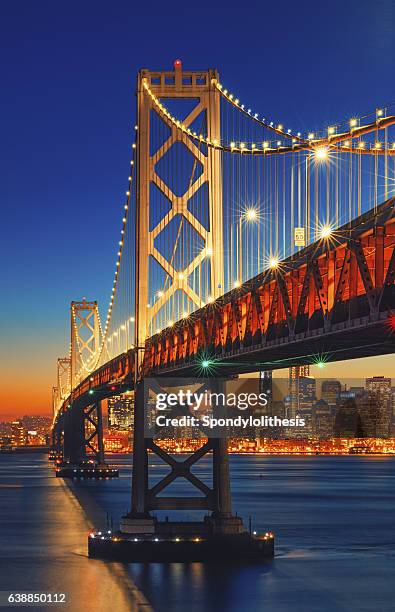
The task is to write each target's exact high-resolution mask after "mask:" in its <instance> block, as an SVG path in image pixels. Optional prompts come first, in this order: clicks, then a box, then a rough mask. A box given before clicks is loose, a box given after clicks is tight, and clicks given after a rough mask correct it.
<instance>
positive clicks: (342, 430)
mask: <svg viewBox="0 0 395 612" xmlns="http://www.w3.org/2000/svg"><path fill="white" fill-rule="evenodd" d="M334 434H335V437H336V438H361V437H362V436H363V429H362V419H361V415H360V413H359V410H358V406H357V402H356V393H355V392H353V391H342V392H341V393H340V396H339V399H338V408H337V411H336V416H335V425H334Z"/></svg>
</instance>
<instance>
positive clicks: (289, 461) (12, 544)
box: [0, 455, 395, 612]
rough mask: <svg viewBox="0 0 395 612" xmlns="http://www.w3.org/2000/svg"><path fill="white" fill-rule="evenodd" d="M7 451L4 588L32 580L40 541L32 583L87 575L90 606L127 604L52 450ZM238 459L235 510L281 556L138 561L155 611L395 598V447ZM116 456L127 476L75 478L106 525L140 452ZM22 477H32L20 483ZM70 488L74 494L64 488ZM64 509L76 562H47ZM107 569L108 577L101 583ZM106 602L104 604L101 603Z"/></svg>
mask: <svg viewBox="0 0 395 612" xmlns="http://www.w3.org/2000/svg"><path fill="white" fill-rule="evenodd" d="M5 457H7V458H5ZM8 457H9V456H2V457H0V496H1V506H0V525H3V526H4V525H5V524H7V522H8V524H11V526H12V529H11V531H10V529H9V528H8V530H7V533H4V528H2V529H3V533H1V536H2V538H1V542H2V549H1V561H2V562H3V569H2V574H1V577H0V582H1V585H0V587H1V588H2V589H8V588H21V587H20V586H19V585H20V580H21V572H23V571H24V570H25V571H26V564H27V561H26V559H25V561H23V560H22V558H23V556H24V555H25V548H26V546H25V544H26V542H27V543H28V549H29V550H32V549H34V551H35V556H34V555H33V557H34V558H32V561H33V567H32V568H31V571H30V575H29V581H30V583H31V585H32V586H31V587H30V588H35V587H37V588H35V590H39V588H38V586H39V585H40V581H41V584H42V588H44V590H46V589H48V588H49V586H48V585H50V584H55V585H57V586H59V588H60V587H61V585H62V584H65V583H67V584H70V588H71V589H74V590H75V591H78V586H77V581H78V580H79V582H81V581H82V580H83V581H85V582H86V580H88V584H90V586H91V587H92V585H94V586H93V588H91V590H90V597H91V605H88V606H83V605H81V608H80V609H83V607H85V609H97V610H106V609H109V610H110V609H112V610H114V611H115V610H123V609H127V607H126V608H125V607H123V606H124V603H123V599H122V597H123V596H122V593H119V592H118V591H116V589H115V587H114V586H113V585H111V583H110V578H109V575H108V574H109V573H110V572H112V571H115V570H114V564H112V565H111V566H109V565H106V564H104V563H101V562H97V561H91V560H87V559H86V558H83V557H82V555H83V554H84V542H85V541H86V540H85V538H86V531H85V529H86V527H85V525H84V524H83V523H82V522H81V519H80V518H78V517H77V518H76V517H75V516H74V515H73V512H77V509H73V506H72V504H71V502H70V500H68V501H67V504H68V505H67V504H66V502H63V505H62V498H58V496H59V495H60V489H59V485H57V484H56V479H54V478H53V476H52V473H51V472H48V470H47V468H46V467H45V460H44V459H43V458H42V457H41V458H38V457H37V456H36V455H24V456H23V457H10V458H8ZM150 461H151V462H152V463H153V470H152V471H153V472H154V473H155V474H156V475H157V478H160V477H161V476H163V475H164V474H165V473H167V470H166V467H165V466H163V464H161V463H160V462H159V460H158V461H157V462H155V461H154V460H153V459H150ZM230 461H231V474H232V493H233V506H234V510H235V511H237V512H238V513H239V514H240V515H241V516H243V518H244V519H245V522H246V524H248V517H249V516H251V518H252V523H253V528H254V529H257V530H267V529H271V530H272V531H274V533H275V534H276V557H275V560H274V561H273V562H272V563H268V564H263V565H260V566H239V565H236V564H234V565H225V564H222V565H221V564H206V565H205V564H201V563H192V564H178V563H174V564H151V565H143V564H130V565H128V566H127V571H128V572H129V575H130V576H131V577H132V578H133V581H134V582H135V583H136V584H137V586H138V587H139V588H140V589H141V590H142V591H143V593H144V595H145V596H146V597H147V599H148V600H149V601H150V602H151V603H152V605H153V607H154V609H155V610H157V611H159V612H162V611H163V612H164V611H166V612H181V611H182V612H184V611H188V612H207V611H210V612H211V611H215V612H222V611H226V612H239V611H243V612H255V611H264V612H291V611H292V612H310V611H311V612H335V611H340V612H341V611H355V612H365V611H369V612H387V611H388V612H389V611H391V612H392V611H393V610H394V609H395V580H394V578H395V458H391V457H262V456H232V457H231V460H230ZM111 462H112V463H113V464H116V465H118V466H119V467H120V478H119V479H117V480H112V481H82V482H76V483H74V484H73V488H74V489H75V491H76V493H77V495H78V498H79V499H80V500H82V503H83V505H84V507H85V508H87V510H88V512H89V514H90V515H91V516H95V517H96V521H97V522H99V523H100V522H101V525H100V524H98V525H97V526H98V527H99V526H103V516H105V512H106V511H107V512H109V513H110V514H111V516H112V519H113V521H114V526H115V527H116V526H117V525H118V522H119V517H120V516H121V515H122V514H123V513H124V512H125V511H126V510H127V509H128V508H129V505H130V502H129V499H130V478H131V466H130V463H129V462H130V459H129V458H128V457H125V456H120V457H112V458H111ZM13 464H15V465H13ZM209 468H210V463H209V458H207V459H205V460H203V461H202V462H201V463H200V467H199V468H198V467H197V466H196V468H195V470H194V471H195V473H196V474H197V475H199V476H201V477H202V478H203V479H206V480H207V481H208V478H209V475H210V469H209ZM57 480H58V481H59V479H57ZM54 481H55V483H54ZM18 484H20V485H22V488H18V487H16V488H13V487H10V486H9V485H18ZM190 491H191V490H190V488H189V485H188V483H187V482H186V481H184V480H182V481H180V483H178V484H177V485H174V488H173V489H172V490H169V491H168V494H169V495H174V494H180V495H181V494H189V493H190ZM62 495H63V496H67V493H66V492H65V491H63V490H62ZM55 498H56V499H55ZM67 499H68V498H67ZM59 504H60V507H59ZM65 504H66V505H65ZM40 513H41V515H40ZM166 514H169V516H170V517H171V518H172V517H173V516H175V514H174V513H173V514H172V513H166ZM10 516H12V519H10ZM195 516H196V515H194V514H193V513H191V512H189V513H186V514H184V515H183V517H184V518H189V519H191V518H195ZM58 520H61V521H63V522H64V521H66V522H64V525H65V527H64V528H63V529H62V530H61V531H60V532H59V533H60V534H61V536H59V533H58V535H57V536H56V537H57V538H58V540H59V545H60V547H63V548H64V549H68V548H70V549H72V552H73V553H74V557H73V563H70V562H69V560H67V563H66V559H64V551H63V553H61V554H60V555H59V559H58V560H57V561H55V560H54V559H52V561H50V562H49V561H48V554H49V556H50V557H51V555H52V557H54V555H55V556H56V551H55V550H54V548H53V541H54V535H53V531H54V530H56V521H58ZM0 529H1V528H0ZM79 554H80V556H78V555H79ZM37 555H38V559H39V562H37ZM7 557H9V558H10V560H11V562H8V561H7ZM81 559H82V560H83V564H84V565H83V566H82V565H81V563H82V561H81ZM37 563H38V565H37ZM117 565H119V564H117ZM86 568H88V570H87V569H86ZM108 570H110V572H109V571H108ZM86 571H88V574H84V575H83V579H81V575H82V574H80V572H86ZM102 577H103V582H104V584H103V585H101V584H99V585H98V586H96V582H97V581H98V580H99V583H100V581H101V578H102ZM95 581H96V582H95ZM6 585H7V586H6ZM65 588H66V587H65V586H64V587H63V589H65ZM95 589H96V590H95ZM97 589H98V590H97ZM114 589H115V590H114ZM50 590H52V591H53V590H55V589H50ZM113 590H114V593H115V596H114V598H112V597H111V593H112V592H113ZM106 594H107V595H106ZM116 598H118V599H117V600H115V599H116ZM98 601H102V604H101V605H97V602H98ZM117 601H119V605H118V604H117ZM94 602H96V606H97V607H96V608H95V606H94ZM110 602H111V603H110ZM76 609H77V608H76Z"/></svg>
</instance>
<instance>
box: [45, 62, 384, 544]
mask: <svg viewBox="0 0 395 612" xmlns="http://www.w3.org/2000/svg"><path fill="white" fill-rule="evenodd" d="M238 95H239V94H238V93H237V94H236V93H232V92H230V91H229V90H227V89H226V87H225V85H223V84H222V83H221V82H220V79H219V75H218V73H217V71H215V70H208V71H202V72H200V71H198V72H197V71H185V70H183V67H182V63H181V61H180V60H176V62H175V63H174V69H173V70H171V71H168V72H153V71H149V70H142V71H141V72H140V73H139V75H138V78H137V120H136V125H135V129H133V132H134V141H133V142H132V144H131V159H130V166H129V173H128V177H127V180H126V189H125V197H124V201H123V202H122V205H121V211H120V215H121V219H122V220H121V224H120V225H121V227H120V236H119V243H118V245H117V256H116V260H115V270H114V278H113V282H112V287H111V291H110V299H109V303H108V308H107V313H106V315H105V319H104V323H102V322H101V317H100V314H99V306H98V304H97V302H93V301H88V300H86V299H83V300H81V301H74V302H72V303H71V339H70V340H71V341H70V351H69V355H68V356H67V357H63V358H61V359H59V360H58V368H57V384H56V387H54V389H53V411H54V417H53V446H54V448H55V449H57V450H58V451H61V452H62V457H63V460H64V462H66V465H67V466H68V467H67V469H68V470H69V471H70V470H71V474H73V473H75V472H76V470H80V471H81V472H84V470H85V468H86V465H85V462H86V460H87V458H88V456H94V457H95V460H96V463H97V466H98V467H97V469H102V470H104V472H103V473H105V474H106V475H111V472H110V468H108V466H105V464H104V449H103V436H102V412H101V402H102V401H103V400H104V399H106V398H109V397H111V396H114V395H119V394H120V393H126V392H128V393H133V394H134V398H135V400H134V401H135V404H134V406H135V408H134V410H135V415H134V450H133V484H132V504H131V506H132V508H131V512H130V513H129V515H127V516H126V517H124V519H123V522H122V525H121V531H122V532H123V533H129V534H136V533H143V534H145V535H146V536H147V537H149V536H150V535H151V536H152V535H153V534H156V533H159V531H160V529H159V527H158V524H157V523H156V521H155V520H154V519H153V518H152V516H151V514H150V513H151V511H152V510H155V509H200V510H201V509H204V510H208V511H210V512H211V515H210V517H211V518H210V521H211V522H210V523H207V521H206V523H204V524H203V523H202V524H201V525H200V527H199V526H197V525H194V529H195V531H196V530H198V531H199V529H200V531H201V532H202V533H203V534H204V533H206V531H207V529H208V525H210V529H211V532H212V533H217V534H242V533H244V528H243V525H242V521H241V519H240V518H238V517H235V516H234V515H233V514H232V510H231V497H230V487H229V469H228V460H227V450H226V444H225V442H224V440H216V439H211V440H209V441H208V442H206V443H205V444H204V445H203V446H202V448H201V449H199V451H197V452H196V453H194V454H193V455H192V456H191V457H190V458H188V459H187V460H186V461H184V462H175V461H174V459H173V458H172V457H171V456H170V455H168V454H167V453H165V452H164V451H163V450H162V449H160V447H159V446H158V445H157V444H156V442H155V441H154V440H152V439H147V438H145V437H144V397H143V395H144V392H143V381H144V379H146V378H149V377H152V376H155V377H160V376H166V377H167V378H168V377H172V376H174V377H175V376H201V377H226V376H230V375H232V376H234V375H237V374H241V373H245V372H257V371H262V370H274V369H278V368H284V367H289V366H293V365H302V364H311V363H318V362H324V361H333V360H343V359H351V358H356V357H363V356H369V355H381V354H385V353H392V352H395V337H394V334H393V332H394V331H395V314H394V313H395V206H394V204H395V199H394V197H393V196H394V195H395V127H394V126H395V108H394V107H393V106H394V105H391V104H388V105H384V104H383V105H382V106H380V107H377V108H375V109H373V110H372V111H370V112H366V113H361V115H360V116H353V117H348V118H346V119H345V120H341V121H339V122H336V123H332V124H330V125H327V126H324V127H322V128H321V129H320V130H317V129H313V128H312V129H311V131H308V132H301V131H297V128H295V127H294V126H288V125H287V124H286V123H283V122H281V121H279V120H278V119H277V118H275V117H271V116H267V115H266V114H262V112H261V109H258V108H254V107H253V106H252V105H251V107H250V106H248V105H247V104H246V103H244V101H243V100H242V99H241V97H240V99H239V97H238ZM88 451H89V455H88V454H87V452H88ZM148 452H154V453H156V454H157V455H158V456H159V457H160V458H161V459H162V460H163V461H165V462H166V463H167V464H168V465H169V468H170V474H169V476H167V477H166V478H164V479H163V481H161V482H160V483H157V484H156V485H154V486H153V487H151V488H149V478H148V476H149V474H148V472H149V468H148V459H147V453H148ZM207 453H210V454H211V455H212V460H213V484H212V487H208V486H207V485H206V484H205V483H203V482H202V481H200V480H199V479H198V478H197V477H196V476H194V475H193V474H192V472H191V467H192V466H193V465H194V463H196V462H197V461H198V460H199V459H200V458H201V457H202V456H204V455H205V454H207ZM89 467H90V469H92V467H91V466H89ZM95 469H96V468H95ZM63 473H64V472H63ZM179 477H183V478H187V479H188V480H189V481H190V483H191V484H192V485H193V486H195V487H196V488H197V489H198V490H199V492H200V493H201V494H202V495H201V497H199V498H197V497H191V498H175V497H161V496H159V495H158V493H159V492H162V491H163V490H164V489H165V488H166V487H167V486H168V485H169V484H171V483H172V482H174V480H175V479H177V478H179ZM162 529H163V526H162ZM168 529H170V528H169V527H168ZM177 529H178V530H180V529H181V527H180V525H179V524H177ZM158 530H159V531H158ZM205 530H206V531H205ZM269 540H270V538H269V539H266V540H264V545H265V546H267V545H268V544H267V542H269ZM147 554H148V553H147Z"/></svg>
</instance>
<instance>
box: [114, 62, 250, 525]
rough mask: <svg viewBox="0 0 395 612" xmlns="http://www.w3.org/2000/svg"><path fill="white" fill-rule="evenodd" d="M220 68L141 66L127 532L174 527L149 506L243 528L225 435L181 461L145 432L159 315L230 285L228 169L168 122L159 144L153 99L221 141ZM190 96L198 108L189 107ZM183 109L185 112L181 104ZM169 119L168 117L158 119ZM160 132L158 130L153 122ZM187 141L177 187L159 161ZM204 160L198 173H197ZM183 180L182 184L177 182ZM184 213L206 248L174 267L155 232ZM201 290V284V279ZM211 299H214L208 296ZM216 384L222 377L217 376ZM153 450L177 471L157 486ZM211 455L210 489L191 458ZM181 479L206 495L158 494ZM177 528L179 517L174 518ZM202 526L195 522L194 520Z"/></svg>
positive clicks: (172, 248)
mask: <svg viewBox="0 0 395 612" xmlns="http://www.w3.org/2000/svg"><path fill="white" fill-rule="evenodd" d="M217 81H218V73H217V72H216V71H215V70H208V71H206V72H191V71H183V70H182V64H181V61H180V60H176V62H175V63H174V71H172V72H150V71H148V70H142V71H141V72H140V74H139V76H138V83H137V98H138V124H137V129H138V136H137V151H138V155H137V168H136V170H137V184H136V194H137V204H136V206H137V215H136V221H137V223H136V225H137V227H136V230H137V232H136V234H137V235H136V268H137V270H136V345H137V347H138V349H137V353H136V360H137V363H136V373H137V380H136V385H135V416H134V447H133V481H132V508H131V512H130V513H129V514H128V515H127V516H125V517H123V518H122V521H121V532H124V533H130V534H131V533H145V534H150V533H159V532H160V531H158V530H160V529H161V528H162V529H165V530H166V531H167V533H170V531H169V530H171V525H172V523H167V524H166V526H164V524H162V527H160V524H158V523H156V521H154V520H153V518H152V517H151V515H150V511H151V510H156V509H160V510H186V509H188V510H203V509H204V510H209V511H210V510H211V511H212V515H211V519H210V521H209V522H208V523H207V521H206V522H205V523H202V524H201V527H202V530H203V531H202V532H204V529H205V528H207V526H208V528H209V529H211V531H212V532H213V533H218V534H220V533H223V534H225V533H226V534H231V533H241V532H243V531H244V527H243V524H242V521H241V519H240V518H238V517H235V516H233V515H232V512H231V494H230V478H229V465H228V454H227V441H226V440H224V439H211V440H209V441H208V442H207V443H206V444H205V445H204V446H203V447H202V448H201V449H199V450H198V451H196V452H195V453H193V454H192V456H190V457H189V458H188V459H187V460H186V461H184V462H177V461H174V459H173V458H172V457H171V456H170V455H169V454H168V453H166V452H164V451H163V450H162V449H161V448H160V447H159V446H158V445H157V444H156V443H155V442H154V441H153V440H152V439H148V438H145V437H144V386H143V385H144V383H143V379H142V359H143V346H144V343H145V340H146V338H147V337H149V336H150V335H152V333H154V332H155V326H154V327H153V322H154V321H155V317H157V316H158V313H159V312H160V310H161V309H163V308H165V307H166V304H169V303H170V302H172V308H173V313H174V311H175V316H174V317H172V318H174V320H178V319H181V318H182V316H183V315H182V312H180V310H179V309H178V310H177V304H176V305H174V300H175V295H176V293H177V292H183V293H184V294H185V295H186V296H187V297H188V299H189V300H190V303H191V304H192V305H193V306H192V308H191V311H192V310H196V309H197V308H199V307H201V306H202V305H203V304H204V300H206V301H207V296H208V295H209V296H210V297H211V298H212V299H215V298H217V297H218V296H219V295H221V294H222V293H223V291H224V289H223V287H224V284H223V283H224V280H223V266H224V258H223V218H222V169H221V157H220V153H219V151H218V150H215V149H212V148H210V147H206V148H205V149H203V148H201V149H200V148H198V147H197V146H196V145H195V144H194V142H193V141H192V140H191V139H190V137H189V136H188V135H187V134H185V133H181V132H180V131H179V130H176V129H174V126H173V127H169V126H167V125H166V124H165V123H164V124H163V125H164V127H165V128H167V129H168V132H167V133H166V135H165V137H164V138H163V130H162V140H161V142H160V143H159V145H154V146H153V131H154V124H155V122H156V123H157V122H158V115H155V113H156V111H155V104H154V102H153V98H152V96H155V97H156V98H157V99H159V100H163V103H164V104H165V105H166V106H168V105H169V102H170V100H171V101H176V102H180V101H182V102H189V109H188V112H187V114H185V113H184V115H183V116H184V126H185V127H186V128H191V129H193V128H194V127H195V126H196V120H197V119H198V118H199V117H202V116H203V117H204V119H203V121H204V129H205V131H206V134H207V136H208V137H209V138H210V139H211V140H213V141H215V139H217V141H218V142H219V141H220V137H221V134H220V94H219V91H218V89H217V88H216V86H215V84H216V82H217ZM191 103H192V108H191ZM181 112H182V111H181ZM159 120H160V121H162V122H163V119H161V118H159ZM155 130H156V132H158V131H159V133H160V129H159V130H158V128H157V127H156V128H155ZM180 146H181V147H182V148H183V152H184V154H186V155H187V156H188V155H189V156H190V155H192V158H193V163H192V172H191V175H190V176H188V177H187V178H188V180H187V186H186V188H185V189H181V191H180V190H179V191H177V192H176V188H175V187H174V186H173V185H172V184H171V178H172V177H171V173H172V172H173V171H174V173H175V174H176V173H177V172H178V173H181V174H182V173H183V172H185V169H184V170H183V167H182V164H178V165H177V167H174V168H173V169H172V163H174V160H171V159H170V160H169V165H168V168H169V166H170V172H169V173H168V174H167V175H166V176H164V174H163V173H162V174H161V173H160V171H159V169H158V167H159V165H160V162H161V161H162V160H163V159H164V158H165V157H166V156H167V155H169V154H170V153H171V150H172V149H173V148H175V147H180ZM197 164H199V167H200V169H199V172H200V174H199V175H198V176H197V174H196V172H195V171H196V166H197ZM178 186H179V185H178ZM203 188H204V189H205V193H206V195H207V208H208V210H207V215H206V216H207V217H208V223H207V222H206V224H205V225H204V224H203V221H202V219H201V218H198V215H197V214H194V211H193V207H191V206H190V202H191V200H192V199H193V197H194V195H195V194H196V193H197V192H198V191H199V190H201V189H203ZM158 190H159V192H160V194H161V197H162V203H163V199H165V200H166V202H167V206H166V205H165V211H164V212H163V214H162V215H161V216H160V219H158V218H157V219H156V221H154V223H152V214H151V210H150V207H151V204H152V199H153V198H152V193H153V191H158ZM176 216H178V218H181V223H182V222H185V223H187V224H189V225H190V227H191V228H193V231H194V232H196V233H197V234H198V235H199V236H200V240H201V244H203V248H202V249H201V250H200V252H195V253H194V256H193V258H192V259H189V260H187V261H186V262H185V263H184V264H183V265H181V267H180V265H179V266H178V267H176V265H175V263H174V262H175V252H176V249H177V244H176V242H175V243H174V244H171V245H170V249H169V253H171V256H169V257H168V258H166V257H165V256H164V255H163V253H161V252H160V251H159V249H158V248H157V246H156V237H157V236H158V234H159V233H162V232H163V233H165V232H166V231H167V230H168V232H169V233H168V240H169V241H171V240H172V239H175V241H176V240H177V237H178V236H179V231H178V232H175V234H176V236H174V231H173V233H172V231H171V224H172V223H173V222H174V219H175V217H176ZM203 259H205V260H206V262H208V266H209V285H210V286H209V290H208V293H207V288H206V293H205V295H204V296H203V294H202V292H201V293H200V294H199V293H198V292H196V291H194V290H193V289H192V288H191V285H190V283H189V278H190V276H191V275H192V274H193V272H194V271H195V270H196V268H197V267H198V266H199V265H201V263H202V261H203ZM152 262H156V264H158V265H159V266H160V267H161V268H162V269H163V270H164V271H165V273H166V274H167V278H168V279H169V283H168V285H166V289H165V290H164V291H161V292H160V297H159V299H157V300H153V302H152V295H151V296H150V274H151V270H150V264H152ZM200 290H202V287H201V286H200ZM209 299H210V298H209ZM213 384H214V385H216V386H217V381H213ZM148 450H149V451H150V452H153V453H155V454H156V455H157V456H158V457H160V459H162V460H163V461H164V462H165V463H167V464H168V465H169V466H170V468H171V473H170V475H169V476H168V477H166V478H164V479H163V480H162V481H161V482H160V483H157V484H156V485H155V486H154V487H152V488H149V478H148ZM208 453H210V454H212V461H213V470H212V481H213V484H212V488H210V487H208V486H207V485H206V484H205V483H203V482H202V481H201V480H200V479H198V478H197V477H196V476H195V475H194V474H193V473H192V472H191V468H192V467H193V465H194V464H195V463H196V462H197V461H198V460H199V459H201V458H202V457H203V456H204V455H206V454H208ZM177 478H185V479H187V480H188V481H189V482H190V483H191V484H192V485H194V486H195V487H196V488H197V489H198V490H199V491H200V492H201V493H203V494H204V496H203V497H199V498H196V497H180V498H174V497H159V495H158V494H159V492H162V491H163V490H164V489H165V488H166V487H167V486H168V485H169V484H170V483H172V482H173V481H174V480H175V479H177ZM173 525H174V529H179V524H177V523H173ZM194 529H195V530H196V525H194Z"/></svg>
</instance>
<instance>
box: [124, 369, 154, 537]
mask: <svg viewBox="0 0 395 612" xmlns="http://www.w3.org/2000/svg"><path fill="white" fill-rule="evenodd" d="M147 493H148V454H147V440H146V439H145V437H144V381H142V380H140V381H138V382H137V383H136V386H135V395H134V431H133V469H132V510H131V512H130V513H129V514H127V515H126V516H123V517H122V519H121V525H120V529H121V531H122V532H123V533H144V534H152V533H154V532H155V525H154V520H153V518H152V517H151V516H150V514H149V512H148V508H147Z"/></svg>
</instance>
